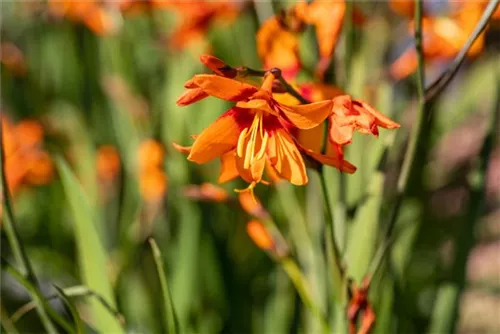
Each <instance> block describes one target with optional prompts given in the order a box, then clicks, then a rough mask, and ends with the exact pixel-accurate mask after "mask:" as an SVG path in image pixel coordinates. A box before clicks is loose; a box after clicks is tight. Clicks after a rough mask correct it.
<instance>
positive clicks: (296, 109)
mask: <svg viewBox="0 0 500 334" xmlns="http://www.w3.org/2000/svg"><path fill="white" fill-rule="evenodd" d="M332 106H333V102H332V100H327V101H320V102H314V103H309V104H301V105H297V106H286V105H283V104H282V105H280V109H281V110H282V111H283V113H284V114H285V116H286V117H287V118H288V119H289V120H290V122H291V123H293V124H294V125H295V126H296V127H297V128H299V129H311V128H314V127H315V126H318V125H319V124H321V123H322V122H323V121H324V120H325V119H326V118H327V117H328V115H329V114H330V112H331V110H332Z"/></svg>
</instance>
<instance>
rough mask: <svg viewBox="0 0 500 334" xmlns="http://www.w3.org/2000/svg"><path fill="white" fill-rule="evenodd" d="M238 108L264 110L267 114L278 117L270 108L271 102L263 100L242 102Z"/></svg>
mask: <svg viewBox="0 0 500 334" xmlns="http://www.w3.org/2000/svg"><path fill="white" fill-rule="evenodd" d="M236 106H237V107H238V108H243V109H257V110H262V111H264V112H266V113H269V114H272V115H276V116H278V115H277V114H276V112H275V111H274V110H272V109H271V107H270V106H269V102H268V101H266V100H263V99H255V100H250V101H240V102H238V103H236Z"/></svg>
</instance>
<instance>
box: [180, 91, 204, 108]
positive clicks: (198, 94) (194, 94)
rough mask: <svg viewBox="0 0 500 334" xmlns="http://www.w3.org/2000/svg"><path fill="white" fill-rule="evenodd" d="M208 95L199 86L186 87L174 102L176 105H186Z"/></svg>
mask: <svg viewBox="0 0 500 334" xmlns="http://www.w3.org/2000/svg"><path fill="white" fill-rule="evenodd" d="M207 96H208V94H207V93H205V92H204V91H203V89H201V88H192V89H191V88H188V89H186V91H185V92H184V93H183V94H182V95H181V96H179V98H178V99H177V101H176V103H177V105H178V106H187V105H189V104H191V103H195V102H198V101H200V100H202V99H204V98H206V97H207Z"/></svg>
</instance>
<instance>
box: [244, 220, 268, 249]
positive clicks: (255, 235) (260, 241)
mask: <svg viewBox="0 0 500 334" xmlns="http://www.w3.org/2000/svg"><path fill="white" fill-rule="evenodd" d="M247 233H248V236H249V237H250V239H252V241H253V242H254V243H255V244H256V245H257V247H259V248H260V249H262V250H266V251H269V250H271V249H273V248H274V240H273V237H272V236H271V233H269V231H268V230H267V229H266V227H265V226H264V225H263V224H262V223H261V222H260V221H258V220H251V221H249V222H248V223H247Z"/></svg>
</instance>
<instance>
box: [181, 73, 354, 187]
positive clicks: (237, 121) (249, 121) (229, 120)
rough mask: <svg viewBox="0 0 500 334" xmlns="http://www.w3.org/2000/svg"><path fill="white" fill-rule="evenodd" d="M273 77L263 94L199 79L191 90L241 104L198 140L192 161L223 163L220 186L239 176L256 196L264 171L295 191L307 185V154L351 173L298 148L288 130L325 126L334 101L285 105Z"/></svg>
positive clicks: (214, 77) (191, 153)
mask: <svg viewBox="0 0 500 334" xmlns="http://www.w3.org/2000/svg"><path fill="white" fill-rule="evenodd" d="M274 79H275V77H274V75H273V74H271V73H269V74H268V75H267V76H266V78H265V80H264V82H263V84H262V86H261V87H260V88H257V87H254V86H251V85H248V84H245V83H242V82H239V81H236V80H233V79H229V78H225V77H220V76H217V75H195V76H194V77H193V78H192V79H191V80H189V81H188V83H187V84H186V87H188V89H193V88H200V89H202V90H203V91H204V92H205V93H206V94H208V95H211V96H215V97H218V98H220V99H223V100H227V101H232V102H237V103H236V106H235V107H232V108H231V109H229V110H228V111H226V112H225V113H224V114H222V115H221V116H220V117H219V118H218V119H217V120H216V121H215V122H214V123H213V124H212V125H210V126H209V127H208V128H207V129H205V130H204V131H203V132H202V133H201V134H200V135H199V136H197V137H196V138H195V142H194V143H193V146H191V147H189V148H182V149H181V150H182V151H184V152H189V156H188V159H189V160H190V161H193V162H196V163H199V164H202V163H206V162H209V161H211V160H213V159H214V158H216V157H220V158H221V161H222V166H221V173H220V176H219V182H226V181H229V180H232V179H234V178H235V177H237V176H238V175H239V176H240V177H241V178H243V179H244V180H245V181H247V182H248V183H250V185H249V186H248V188H247V190H252V189H253V188H254V187H255V185H256V184H258V183H260V182H263V183H267V182H266V181H263V180H262V174H263V171H264V168H265V166H266V165H268V167H269V168H271V169H274V170H275V171H276V173H277V174H278V175H279V176H280V177H281V178H283V179H286V180H288V181H289V182H290V183H292V184H295V185H304V184H306V183H307V182H308V178H307V174H306V171H305V164H304V160H303V158H302V155H301V153H300V152H301V151H302V152H303V153H306V154H309V155H310V156H311V157H312V158H314V159H316V160H318V161H319V162H320V163H324V164H329V165H331V166H334V167H337V168H339V169H341V170H343V171H345V172H348V173H353V172H354V171H355V167H354V166H352V165H351V164H350V163H348V162H342V163H341V162H340V161H338V160H337V159H331V158H328V157H325V156H323V155H320V154H316V153H314V152H310V150H308V149H305V148H302V147H300V145H299V146H297V143H296V142H295V140H294V138H293V137H292V136H291V134H290V132H289V130H288V128H290V127H292V128H293V127H296V128H299V129H310V128H313V127H316V126H318V125H319V124H321V123H322V122H323V121H324V120H325V119H326V118H327V117H328V115H329V114H330V112H331V108H332V106H333V103H332V101H321V102H315V103H310V104H303V105H286V104H282V103H280V102H278V101H277V100H276V99H274V98H273V94H272V86H273V80H274Z"/></svg>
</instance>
